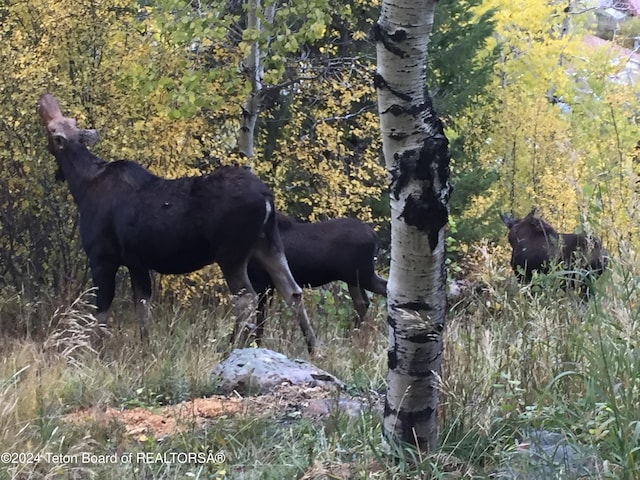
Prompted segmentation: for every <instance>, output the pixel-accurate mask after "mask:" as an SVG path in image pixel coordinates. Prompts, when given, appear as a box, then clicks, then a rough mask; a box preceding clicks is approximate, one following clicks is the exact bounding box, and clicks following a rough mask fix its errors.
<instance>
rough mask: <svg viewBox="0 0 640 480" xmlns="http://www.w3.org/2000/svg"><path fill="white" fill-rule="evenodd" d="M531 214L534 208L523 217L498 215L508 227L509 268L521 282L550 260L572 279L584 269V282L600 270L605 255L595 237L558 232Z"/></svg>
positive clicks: (606, 260) (604, 262)
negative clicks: (510, 250)
mask: <svg viewBox="0 0 640 480" xmlns="http://www.w3.org/2000/svg"><path fill="white" fill-rule="evenodd" d="M535 215H536V209H535V208H534V209H532V210H531V211H530V212H529V213H528V214H527V216H525V217H524V218H517V217H514V216H513V215H511V214H506V213H503V214H501V215H500V217H501V218H502V221H503V222H504V224H505V225H506V226H507V228H508V229H509V243H510V244H511V248H512V252H511V267H512V268H513V271H514V272H515V274H516V276H517V277H518V278H519V279H520V280H521V281H525V282H530V281H531V279H532V277H533V272H534V271H539V272H542V273H547V272H548V271H549V269H550V267H551V266H552V264H554V263H555V264H560V265H561V266H562V268H563V269H564V270H566V271H567V272H571V276H572V277H573V278H574V279H575V278H576V276H577V275H576V274H577V273H578V272H584V274H585V280H586V283H588V282H589V281H590V279H591V278H593V277H596V276H598V275H600V274H601V273H602V272H603V271H604V269H605V268H606V266H607V262H608V257H607V252H606V250H605V249H604V247H603V246H602V243H601V242H600V240H599V239H597V238H595V237H592V236H589V235H585V234H583V233H580V234H577V233H558V232H557V231H556V230H555V229H554V228H553V227H552V226H551V225H549V224H548V223H547V222H545V221H544V220H542V219H541V218H539V217H536V216H535ZM572 283H574V284H575V283H576V282H572Z"/></svg>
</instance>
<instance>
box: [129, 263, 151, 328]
mask: <svg viewBox="0 0 640 480" xmlns="http://www.w3.org/2000/svg"><path fill="white" fill-rule="evenodd" d="M129 276H130V277H131V290H132V292H133V305H134V308H135V311H136V314H137V316H138V322H139V326H140V337H141V338H142V339H148V338H149V317H150V316H151V305H150V303H149V301H150V300H151V277H150V276H149V270H148V269H146V268H144V267H129Z"/></svg>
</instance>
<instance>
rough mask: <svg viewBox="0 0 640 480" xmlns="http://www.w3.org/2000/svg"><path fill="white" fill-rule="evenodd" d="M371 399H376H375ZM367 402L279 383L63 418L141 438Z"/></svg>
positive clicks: (311, 413) (328, 410)
mask: <svg viewBox="0 0 640 480" xmlns="http://www.w3.org/2000/svg"><path fill="white" fill-rule="evenodd" d="M345 402H348V403H345ZM374 403H378V402H377V400H376V401H375V402H374ZM369 404H371V402H370V401H365V400H363V399H353V398H347V397H344V396H340V395H339V394H338V392H336V391H335V390H327V389H325V388H321V387H301V386H294V385H288V384H282V385H279V386H277V387H276V388H275V389H274V391H273V392H271V393H268V394H264V395H258V396H252V397H241V396H239V395H237V396H225V395H215V396H212V397H207V398H196V399H193V400H187V401H184V402H181V403H178V404H176V405H168V406H164V407H149V408H142V407H136V408H130V409H118V408H113V407H107V408H97V407H96V408H91V409H87V410H81V411H78V412H75V413H71V414H68V415H66V416H65V417H64V418H63V420H64V421H66V422H68V423H71V424H76V425H82V424H85V423H97V424H99V425H108V424H109V423H111V422H113V421H116V422H118V423H120V424H122V425H123V426H124V428H125V429H126V432H127V434H129V435H130V436H131V437H133V438H135V439H136V440H139V441H145V440H146V439H147V438H149V437H154V438H156V439H160V438H163V437H166V436H171V435H174V434H175V433H177V432H179V431H182V430H184V429H186V428H189V427H192V426H194V425H195V426H198V427H202V426H204V425H205V423H206V422H207V421H208V420H211V419H215V418H220V417H222V416H232V415H248V416H254V417H255V416H263V415H273V414H286V413H288V412H289V413H290V412H299V413H300V414H301V415H304V416H307V417H323V416H325V415H328V414H330V413H331V412H333V411H335V408H341V409H343V410H344V411H345V412H347V413H348V414H351V411H353V409H354V405H360V406H361V407H362V408H366V406H367V405H369Z"/></svg>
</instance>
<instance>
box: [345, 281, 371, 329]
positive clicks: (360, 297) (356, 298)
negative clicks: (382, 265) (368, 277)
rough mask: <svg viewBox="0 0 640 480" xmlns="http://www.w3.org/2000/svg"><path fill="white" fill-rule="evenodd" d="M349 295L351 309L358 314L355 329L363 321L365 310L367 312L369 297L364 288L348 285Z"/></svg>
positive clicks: (365, 314)
mask: <svg viewBox="0 0 640 480" xmlns="http://www.w3.org/2000/svg"><path fill="white" fill-rule="evenodd" d="M349 295H351V301H352V302H353V308H355V310H356V313H357V314H358V318H357V320H356V327H359V326H360V325H361V324H362V322H364V321H365V319H366V316H367V310H369V296H368V295H367V292H366V290H365V289H364V288H362V287H359V286H357V285H349Z"/></svg>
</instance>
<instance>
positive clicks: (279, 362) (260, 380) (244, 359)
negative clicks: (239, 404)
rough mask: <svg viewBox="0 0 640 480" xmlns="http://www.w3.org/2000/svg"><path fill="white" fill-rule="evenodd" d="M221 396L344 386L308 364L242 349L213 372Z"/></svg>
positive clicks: (236, 350)
mask: <svg viewBox="0 0 640 480" xmlns="http://www.w3.org/2000/svg"><path fill="white" fill-rule="evenodd" d="M211 379H212V380H213V381H214V382H217V383H218V384H219V387H218V389H219V391H220V392H221V393H230V392H233V391H234V390H235V391H237V392H239V393H242V394H245V395H258V394H264V393H269V392H271V391H272V390H273V389H274V387H276V386H278V385H281V384H283V383H284V384H289V385H300V386H307V387H317V386H322V387H327V388H334V389H336V388H337V389H342V388H343V387H344V384H343V382H341V381H340V380H338V379H337V378H336V377H335V376H333V375H332V374H330V373H328V372H325V371H324V370H321V369H319V368H317V367H316V366H314V365H312V364H311V363H309V362H307V361H305V360H297V359H296V360H291V359H289V358H287V357H286V356H284V355H283V354H281V353H278V352H274V351H272V350H268V349H266V348H240V349H235V350H233V351H232V352H231V353H230V354H229V357H228V358H226V359H225V360H223V361H222V362H221V363H220V364H218V365H217V366H216V367H215V368H214V369H213V371H212V372H211Z"/></svg>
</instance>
